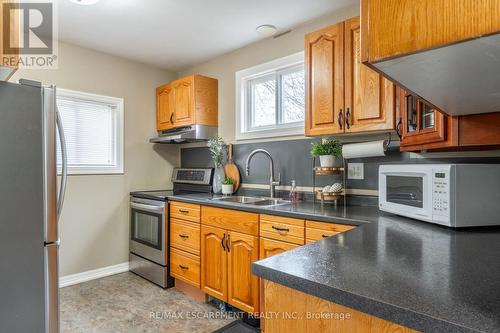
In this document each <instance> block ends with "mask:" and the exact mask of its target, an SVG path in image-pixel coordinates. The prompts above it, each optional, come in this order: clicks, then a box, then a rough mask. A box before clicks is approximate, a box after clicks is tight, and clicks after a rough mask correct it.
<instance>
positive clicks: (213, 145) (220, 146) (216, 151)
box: [207, 137, 227, 193]
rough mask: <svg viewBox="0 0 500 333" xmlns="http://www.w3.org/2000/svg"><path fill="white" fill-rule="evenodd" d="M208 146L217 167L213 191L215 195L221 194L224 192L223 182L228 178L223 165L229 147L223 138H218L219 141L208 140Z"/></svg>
mask: <svg viewBox="0 0 500 333" xmlns="http://www.w3.org/2000/svg"><path fill="white" fill-rule="evenodd" d="M207 146H208V150H209V151H210V156H211V157H212V160H213V161H214V165H215V172H214V182H213V191H214V193H220V192H221V190H222V182H223V181H224V178H225V177H226V174H225V173H224V168H223V167H222V163H223V162H224V156H225V152H226V150H227V145H226V143H225V142H224V140H222V138H220V137H218V138H217V139H212V140H208V144H207Z"/></svg>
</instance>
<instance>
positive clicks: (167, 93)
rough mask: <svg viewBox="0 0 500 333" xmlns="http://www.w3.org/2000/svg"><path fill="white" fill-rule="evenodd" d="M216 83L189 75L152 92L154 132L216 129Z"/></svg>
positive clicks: (206, 78)
mask: <svg viewBox="0 0 500 333" xmlns="http://www.w3.org/2000/svg"><path fill="white" fill-rule="evenodd" d="M217 84H218V83H217V80H216V79H213V78H210V77H206V76H202V75H191V76H187V77H183V78H180V79H177V80H175V81H172V82H170V83H167V84H164V85H162V86H160V87H158V88H156V129H157V130H158V131H166V130H169V129H173V128H177V127H184V126H190V125H195V124H197V125H207V126H217V122H218V112H217V105H218V93H217Z"/></svg>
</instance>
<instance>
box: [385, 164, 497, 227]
mask: <svg viewBox="0 0 500 333" xmlns="http://www.w3.org/2000/svg"><path fill="white" fill-rule="evenodd" d="M379 209H380V210H382V211H385V212H389V213H394V214H397V215H401V216H406V217H410V218H414V219H418V220H422V221H426V222H431V223H436V224H441V225H444V226H448V227H454V228H459V227H476V226H491V225H500V164H390V165H381V166H380V169H379Z"/></svg>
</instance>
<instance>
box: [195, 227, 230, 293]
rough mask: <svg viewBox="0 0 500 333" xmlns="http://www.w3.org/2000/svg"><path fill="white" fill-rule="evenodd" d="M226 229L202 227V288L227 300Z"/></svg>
mask: <svg viewBox="0 0 500 333" xmlns="http://www.w3.org/2000/svg"><path fill="white" fill-rule="evenodd" d="M226 237H227V233H226V231H225V230H224V229H220V228H216V227H210V226H205V225H204V226H202V227H201V289H202V290H203V291H204V292H205V293H207V294H209V295H211V296H213V297H215V298H217V299H220V300H221V301H224V302H227V258H226V251H225V246H226Z"/></svg>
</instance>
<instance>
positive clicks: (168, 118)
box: [156, 85, 174, 131]
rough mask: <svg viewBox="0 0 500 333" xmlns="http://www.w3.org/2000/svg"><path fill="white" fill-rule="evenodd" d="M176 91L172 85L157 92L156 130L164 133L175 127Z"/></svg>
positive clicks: (162, 87) (160, 88)
mask: <svg viewBox="0 0 500 333" xmlns="http://www.w3.org/2000/svg"><path fill="white" fill-rule="evenodd" d="M173 110H174V91H173V89H172V87H171V86H170V85H164V86H161V87H159V88H158V89H157V90H156V129H157V130H158V131H164V130H168V129H170V128H172V127H173V126H174V116H173Z"/></svg>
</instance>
